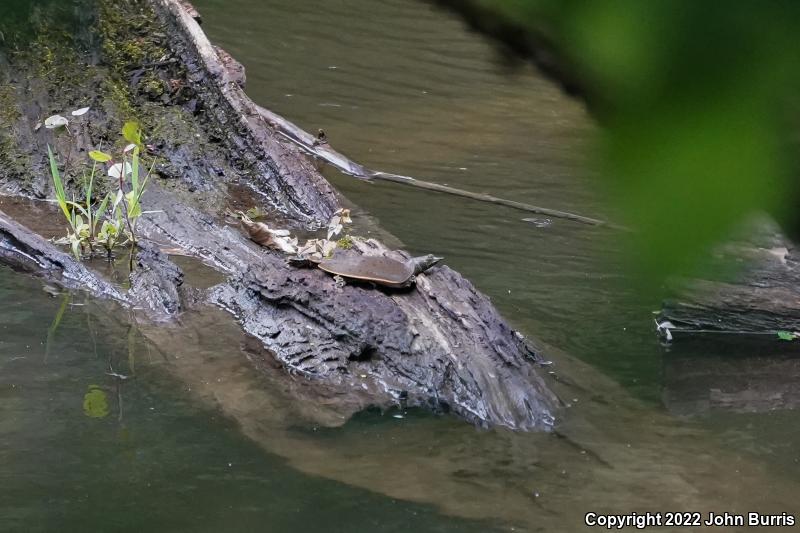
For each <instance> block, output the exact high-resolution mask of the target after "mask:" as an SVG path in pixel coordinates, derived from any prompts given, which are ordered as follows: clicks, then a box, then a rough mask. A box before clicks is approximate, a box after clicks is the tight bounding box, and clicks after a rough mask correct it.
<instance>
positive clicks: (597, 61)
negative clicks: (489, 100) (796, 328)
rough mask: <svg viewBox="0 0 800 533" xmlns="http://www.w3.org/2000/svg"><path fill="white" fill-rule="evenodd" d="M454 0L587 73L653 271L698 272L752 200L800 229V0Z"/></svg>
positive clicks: (492, 26) (514, 44) (526, 51)
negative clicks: (799, 176) (799, 161)
mask: <svg viewBox="0 0 800 533" xmlns="http://www.w3.org/2000/svg"><path fill="white" fill-rule="evenodd" d="M444 3H446V4H449V5H451V7H454V8H455V9H456V10H458V11H460V12H462V13H463V14H465V15H467V18H468V19H470V20H471V22H472V23H473V24H474V25H475V26H477V27H478V28H479V29H481V30H482V31H484V32H488V33H490V34H492V35H494V36H495V37H497V38H499V39H500V40H502V41H504V42H505V43H506V44H508V45H510V47H511V48H512V49H513V50H514V51H515V52H516V53H517V54H521V55H530V56H533V57H538V56H541V50H540V48H541V47H542V46H544V48H548V47H549V49H550V50H549V51H550V52H552V53H554V54H555V55H556V56H557V57H558V59H557V61H556V62H557V63H558V69H557V70H558V71H560V72H562V73H567V75H566V81H567V82H569V83H575V82H577V86H578V87H579V88H580V91H581V92H583V93H584V95H585V96H586V99H587V101H588V102H589V104H590V106H591V108H592V111H593V112H594V114H595V115H596V116H597V117H598V118H599V121H600V122H601V124H602V126H603V127H602V128H601V139H600V142H599V144H600V156H601V161H602V163H601V164H602V167H603V170H604V175H605V177H606V178H607V179H606V181H607V183H608V184H610V187H611V192H612V195H613V197H614V198H615V199H616V200H617V201H618V204H619V207H620V213H621V215H622V216H624V217H625V218H626V219H627V220H625V221H624V222H625V223H626V224H628V225H629V226H631V227H632V228H635V229H636V231H635V232H633V233H632V234H631V236H630V237H631V238H630V241H631V242H630V244H631V248H630V251H631V255H632V258H633V261H632V264H633V265H634V266H636V267H637V269H636V271H637V272H638V273H640V274H643V275H644V280H645V281H647V282H648V283H652V282H653V281H657V280H661V279H663V278H665V277H667V276H668V275H671V274H691V273H693V272H694V271H695V269H696V267H697V266H698V264H699V263H700V262H701V260H702V259H703V258H704V256H705V255H706V253H707V251H708V250H709V248H710V246H712V245H713V244H714V243H717V242H719V241H720V240H722V239H724V238H725V237H726V236H728V235H730V234H731V233H732V232H733V231H735V230H736V229H738V228H740V227H741V225H742V223H743V221H746V220H747V219H748V217H749V216H750V215H751V214H752V213H753V212H756V211H767V212H769V213H770V214H771V215H773V216H774V217H775V218H776V219H777V220H778V221H779V222H780V223H781V224H782V225H783V227H784V228H785V229H786V230H787V231H788V232H789V233H790V234H791V235H794V236H796V235H798V233H800V231H798V230H797V228H798V226H800V224H798V223H797V220H798V219H797V218H796V215H797V214H796V206H797V204H798V199H800V195H798V188H797V168H798V165H797V156H796V153H797V146H796V144H797V142H796V141H797V138H798V136H797V131H798V130H797V126H798V124H797V112H798V106H797V94H798V81H800V47H799V46H798V44H797V41H798V39H800V2H796V1H771V2H755V1H738V2H722V1H717V0H703V1H693V0H670V1H666V0H653V1H640V0H617V1H598V0H452V1H446V0H445V1H444ZM601 186H606V184H601Z"/></svg>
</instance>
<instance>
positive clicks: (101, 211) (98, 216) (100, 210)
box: [94, 193, 111, 220]
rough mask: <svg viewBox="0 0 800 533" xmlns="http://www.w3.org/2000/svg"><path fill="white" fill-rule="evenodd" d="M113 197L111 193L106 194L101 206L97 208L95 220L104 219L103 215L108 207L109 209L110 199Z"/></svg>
mask: <svg viewBox="0 0 800 533" xmlns="http://www.w3.org/2000/svg"><path fill="white" fill-rule="evenodd" d="M110 198H111V193H108V194H106V196H105V198H103V201H102V202H100V207H98V208H97V212H96V213H95V215H94V217H95V220H102V219H103V215H105V214H106V209H108V200H109V199H110Z"/></svg>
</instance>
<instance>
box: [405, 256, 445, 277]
mask: <svg viewBox="0 0 800 533" xmlns="http://www.w3.org/2000/svg"><path fill="white" fill-rule="evenodd" d="M442 259H444V257H436V256H435V255H433V254H428V255H421V256H419V257H413V258H411V264H412V265H414V274H421V273H423V272H425V271H426V270H428V269H429V268H431V267H432V266H433V265H435V264H436V263H438V262H439V261H441V260H442Z"/></svg>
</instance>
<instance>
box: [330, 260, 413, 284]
mask: <svg viewBox="0 0 800 533" xmlns="http://www.w3.org/2000/svg"><path fill="white" fill-rule="evenodd" d="M318 266H319V268H320V269H322V270H324V271H325V272H329V273H331V274H334V275H337V276H342V277H343V278H350V279H361V280H364V281H371V282H373V283H377V284H379V285H384V286H386V287H404V286H406V285H408V284H409V282H410V281H411V279H412V276H413V275H414V266H413V265H412V264H411V263H410V262H401V261H398V260H396V259H391V258H389V257H383V256H375V255H354V256H344V257H332V258H330V259H324V260H322V262H320V264H319V265H318Z"/></svg>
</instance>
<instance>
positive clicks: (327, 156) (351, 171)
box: [256, 106, 625, 229]
mask: <svg viewBox="0 0 800 533" xmlns="http://www.w3.org/2000/svg"><path fill="white" fill-rule="evenodd" d="M256 109H257V110H258V113H259V114H260V115H261V117H262V118H263V119H264V120H265V121H266V122H267V124H269V126H271V127H272V128H273V129H275V130H276V131H277V132H278V133H280V134H281V135H283V136H284V137H285V138H286V139H288V140H290V141H292V142H293V143H295V144H297V145H298V146H299V147H300V148H302V149H303V150H305V151H306V152H308V153H309V154H311V155H313V156H315V157H318V158H320V159H322V160H323V161H325V162H326V163H328V164H329V165H331V166H333V167H335V168H336V169H338V170H339V171H340V172H343V173H345V174H348V175H350V176H353V177H356V178H359V179H363V180H382V181H388V182H391V183H400V184H402V185H408V186H409V187H416V188H418V189H425V190H428V191H435V192H441V193H445V194H452V195H454V196H460V197H462V198H469V199H471V200H477V201H479V202H487V203H490V204H496V205H503V206H506V207H510V208H512V209H518V210H520V211H527V212H529V213H535V214H538V215H547V216H550V217H554V218H563V219H565V220H572V221H573V222H579V223H581V224H588V225H591V226H607V227H610V228H614V229H625V228H624V227H622V226H618V225H616V224H612V223H610V222H608V221H605V220H600V219H597V218H591V217H586V216H583V215H578V214H576V213H570V212H567V211H560V210H558V209H550V208H548V207H539V206H536V205H531V204H527V203H524V202H517V201H514V200H508V199H505V198H498V197H497V196H492V195H491V194H485V193H475V192H471V191H465V190H464V189H458V188H456V187H450V186H448V185H441V184H439V183H432V182H430V181H422V180H418V179H416V178H412V177H411V176H403V175H400V174H393V173H391V172H381V171H376V170H371V169H368V168H366V167H364V166H363V165H360V164H358V163H356V162H354V161H352V160H351V159H349V158H348V157H347V156H345V155H343V154H341V153H340V152H337V151H336V150H334V149H333V148H331V147H330V146H329V145H328V143H327V142H325V143H321V144H320V143H319V142H318V140H317V138H316V137H314V136H313V135H311V134H310V133H308V132H307V131H304V130H302V129H301V128H299V127H298V126H297V125H296V124H293V123H292V122H290V121H288V120H286V119H285V118H283V117H281V116H280V115H278V114H276V113H273V112H272V111H269V110H268V109H264V108H263V107H261V106H256Z"/></svg>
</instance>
